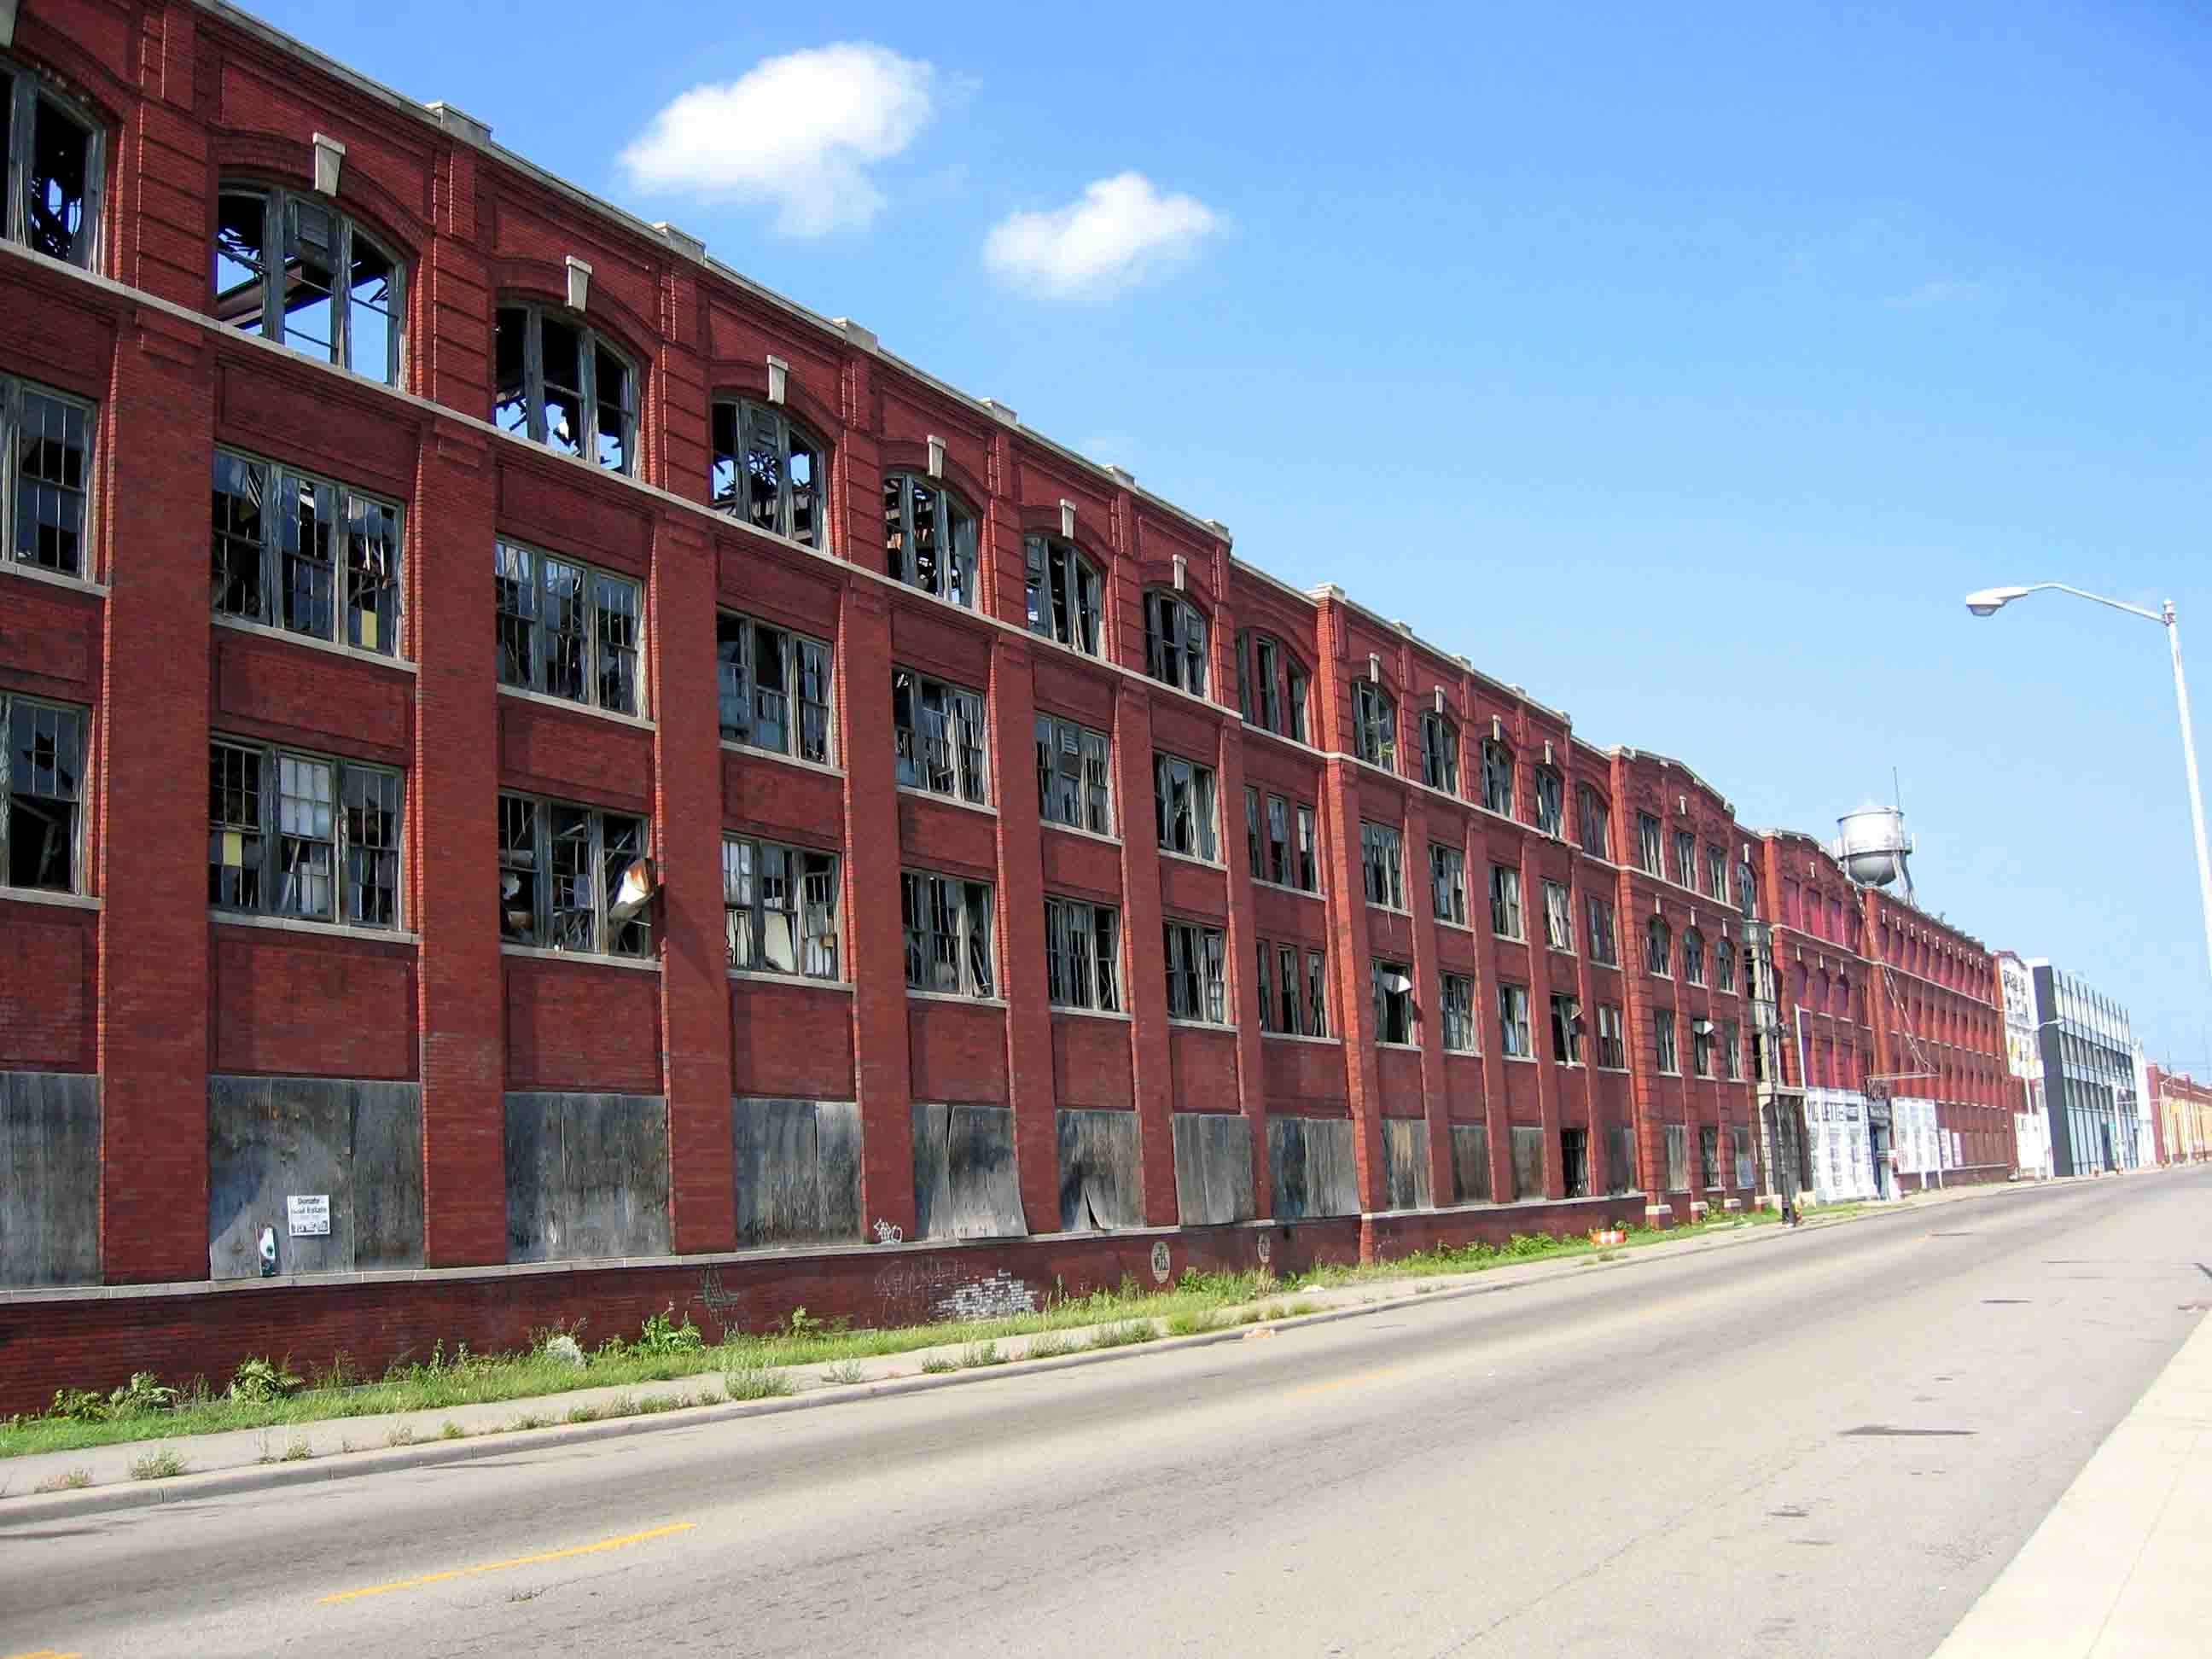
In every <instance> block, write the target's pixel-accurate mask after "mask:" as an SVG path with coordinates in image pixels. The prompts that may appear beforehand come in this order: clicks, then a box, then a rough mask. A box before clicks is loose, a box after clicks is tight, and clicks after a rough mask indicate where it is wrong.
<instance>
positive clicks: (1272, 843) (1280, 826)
mask: <svg viewBox="0 0 2212 1659" xmlns="http://www.w3.org/2000/svg"><path fill="white" fill-rule="evenodd" d="M1267 879H1268V880H1269V881H1271V882H1273V883H1274V884H1275V885H1276V886H1278V887H1287V886H1289V885H1290V884H1291V804H1290V802H1288V801H1286V800H1285V799H1283V798H1282V797H1281V796H1280V795H1270V796H1268V797H1267Z"/></svg>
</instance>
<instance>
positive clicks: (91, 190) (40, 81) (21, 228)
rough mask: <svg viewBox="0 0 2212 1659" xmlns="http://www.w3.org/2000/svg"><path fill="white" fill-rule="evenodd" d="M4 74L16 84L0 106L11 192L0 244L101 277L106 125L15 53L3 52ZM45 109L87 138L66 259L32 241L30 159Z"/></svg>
mask: <svg viewBox="0 0 2212 1659" xmlns="http://www.w3.org/2000/svg"><path fill="white" fill-rule="evenodd" d="M0 75H4V76H7V77H8V79H9V81H10V82H12V85H11V86H10V88H9V94H8V96H7V100H6V106H5V107H0V140H4V141H5V143H4V148H0V155H5V156H6V157H7V165H6V168H5V171H4V176H0V187H3V188H4V189H5V191H6V192H7V194H6V199H5V200H4V201H0V241H9V242H13V243H15V245H16V246H18V247H21V248H25V249H27V250H28V251H29V252H33V253H36V254H38V255H39V256H40V258H47V259H54V260H57V261H58V262H59V263H61V264H68V265H74V266H76V268H77V269H78V270H89V271H93V272H94V273H99V272H100V271H101V270H102V269H103V260H102V258H101V253H102V247H101V244H102V242H103V240H105V237H106V231H107V222H106V218H107V216H106V194H107V139H108V131H107V124H106V121H104V120H103V119H101V118H100V114H99V112H97V111H95V110H94V109H93V108H92V107H91V106H88V105H86V104H83V103H81V102H79V101H78V100H76V99H75V98H72V97H70V96H69V95H68V94H66V93H64V92H63V91H61V90H60V89H59V88H56V87H54V86H53V85H52V84H51V83H49V82H48V81H47V80H46V76H43V75H41V74H40V73H39V71H37V70H34V69H33V68H32V67H31V66H30V64H27V63H26V62H25V61H24V60H23V59H22V58H18V57H16V56H15V55H13V54H12V53H9V52H0ZM42 105H43V106H46V107H48V108H51V109H52V111H53V112H55V113H56V114H57V115H58V116H60V117H61V118H63V119H64V120H66V121H68V122H70V124H72V125H75V126H76V127H79V128H81V129H82V131H83V132H84V135H85V144H84V197H83V212H82V216H81V217H80V219H79V227H80V228H79V229H78V231H77V233H76V235H75V236H73V237H72V238H71V240H70V251H69V253H68V255H67V256H66V257H64V256H63V255H60V254H57V253H50V252H47V251H46V249H44V248H42V247H40V246H38V244H37V243H36V242H35V241H33V240H32V236H31V227H30V223H29V215H30V196H31V191H30V182H31V181H30V169H31V157H32V155H33V153H34V149H35V146H36V144H37V142H38V122H39V112H40V106H42Z"/></svg>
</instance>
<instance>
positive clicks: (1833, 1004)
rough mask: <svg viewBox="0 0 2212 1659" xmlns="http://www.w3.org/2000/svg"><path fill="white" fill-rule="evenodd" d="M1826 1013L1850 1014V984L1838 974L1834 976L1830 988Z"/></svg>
mask: <svg viewBox="0 0 2212 1659" xmlns="http://www.w3.org/2000/svg"><path fill="white" fill-rule="evenodd" d="M1828 1012H1830V1013H1832V1014H1846V1015H1847V1014H1849V1013H1850V1012H1851V982H1850V981H1849V980H1847V979H1845V978H1844V977H1843V976H1842V975H1840V974H1839V975H1837V976H1836V979H1835V981H1834V983H1833V984H1832V987H1830V994H1829V999H1828Z"/></svg>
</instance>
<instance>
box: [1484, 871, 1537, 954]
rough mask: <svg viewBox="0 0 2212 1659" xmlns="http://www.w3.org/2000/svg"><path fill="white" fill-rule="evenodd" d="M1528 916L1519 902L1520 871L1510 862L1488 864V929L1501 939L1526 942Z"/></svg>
mask: <svg viewBox="0 0 2212 1659" xmlns="http://www.w3.org/2000/svg"><path fill="white" fill-rule="evenodd" d="M1490 931H1491V933H1492V934H1494V935H1495V936H1496V937H1498V938H1499V939H1514V940H1517V941H1519V942H1521V943H1523V944H1525V943H1527V942H1528V916H1527V915H1526V914H1525V913H1524V912H1523V910H1522V904H1521V872H1520V870H1519V869H1518V868H1517V867H1516V866H1513V865H1510V864H1496V863H1493V864H1492V866H1490Z"/></svg>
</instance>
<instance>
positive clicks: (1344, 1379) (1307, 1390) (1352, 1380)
mask: <svg viewBox="0 0 2212 1659" xmlns="http://www.w3.org/2000/svg"><path fill="white" fill-rule="evenodd" d="M1405 1369H1406V1368H1405V1367H1404V1366H1403V1365H1385V1366H1384V1367H1383V1369H1382V1370H1379V1371H1362V1372H1360V1373H1359V1375H1358V1376H1340V1377H1338V1378H1336V1379H1335V1380H1334V1382H1329V1383H1307V1384H1306V1385H1305V1387H1304V1388H1303V1389H1291V1392H1290V1398H1291V1399H1292V1400H1296V1399H1297V1397H1298V1396H1299V1395H1307V1394H1327V1393H1328V1392H1329V1391H1330V1390H1331V1389H1354V1388H1358V1386H1359V1385H1360V1384H1361V1383H1379V1382H1381V1381H1382V1380H1383V1378H1384V1377H1386V1376H1397V1375H1398V1373H1399V1372H1400V1371H1402V1370H1405Z"/></svg>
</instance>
